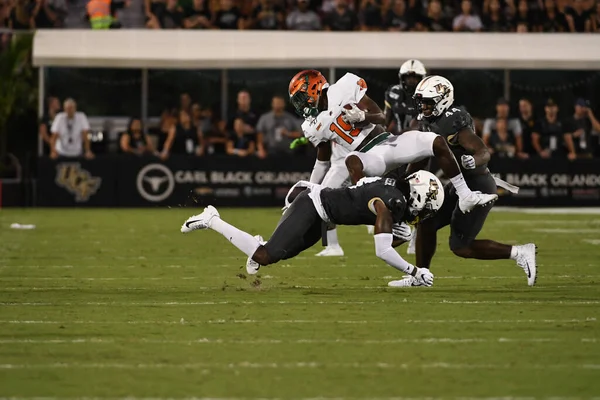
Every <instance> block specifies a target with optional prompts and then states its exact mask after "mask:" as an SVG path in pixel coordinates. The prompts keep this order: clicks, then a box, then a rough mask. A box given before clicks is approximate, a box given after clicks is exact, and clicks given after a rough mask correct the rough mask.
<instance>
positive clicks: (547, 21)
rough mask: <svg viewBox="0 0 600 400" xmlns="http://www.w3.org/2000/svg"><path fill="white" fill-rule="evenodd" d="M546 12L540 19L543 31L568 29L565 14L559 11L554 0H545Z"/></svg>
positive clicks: (564, 30) (563, 30)
mask: <svg viewBox="0 0 600 400" xmlns="http://www.w3.org/2000/svg"><path fill="white" fill-rule="evenodd" d="M544 9H545V10H544V13H543V15H542V17H541V18H540V20H541V21H542V23H541V31H542V32H566V31H567V30H568V25H567V19H566V18H565V15H564V14H563V13H561V12H560V11H558V8H557V7H556V4H555V2H554V0H545V1H544Z"/></svg>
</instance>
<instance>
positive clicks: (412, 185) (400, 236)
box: [181, 171, 444, 286]
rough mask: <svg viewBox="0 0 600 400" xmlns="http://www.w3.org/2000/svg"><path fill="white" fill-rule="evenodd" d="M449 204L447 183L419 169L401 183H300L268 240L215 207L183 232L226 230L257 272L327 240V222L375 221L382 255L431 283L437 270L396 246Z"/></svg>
mask: <svg viewBox="0 0 600 400" xmlns="http://www.w3.org/2000/svg"><path fill="white" fill-rule="evenodd" d="M443 202H444V191H443V188H442V184H441V182H440V181H439V180H438V178H437V177H436V176H435V175H433V174H431V173H430V172H427V171H417V172H415V173H414V174H412V175H410V176H409V177H407V178H406V179H404V180H401V181H396V180H394V179H391V178H385V179H384V178H364V179H362V180H360V181H359V182H358V183H357V184H356V185H354V186H349V187H346V188H338V189H332V188H326V187H324V186H323V185H319V184H316V183H311V182H307V181H300V182H298V183H297V184H296V185H294V187H292V188H291V189H290V191H289V192H288V195H287V197H286V203H287V204H290V203H291V204H290V205H289V207H288V208H287V209H286V210H285V212H284V213H283V215H282V217H281V219H280V221H279V224H278V225H277V227H276V228H275V231H274V232H273V234H272V235H271V238H270V239H269V240H268V241H267V242H264V241H263V240H262V238H261V237H260V236H252V235H251V234H249V233H246V232H244V231H242V230H240V229H238V228H236V227H235V226H233V225H231V224H229V223H227V222H225V221H224V220H223V219H222V218H221V216H220V214H219V212H218V211H217V209H216V208H215V207H213V206H208V207H206V208H205V209H204V212H202V213H201V214H199V215H194V216H192V217H190V218H188V219H187V221H185V222H184V224H183V225H182V226H181V232H182V233H189V232H192V231H195V230H199V229H212V230H214V231H216V232H218V233H220V234H221V235H223V236H224V237H225V238H226V239H227V240H229V241H230V242H231V243H232V244H233V245H234V246H235V247H237V248H238V249H239V250H240V251H241V252H243V253H244V254H246V255H247V256H248V260H247V262H246V270H247V272H248V273H250V274H256V273H257V272H258V270H259V268H260V267H261V266H266V265H270V264H275V263H277V262H279V261H281V260H287V259H290V258H293V257H295V256H297V255H298V254H300V253H301V252H303V251H304V250H306V249H308V248H310V247H312V246H313V245H314V244H315V243H317V242H318V241H319V239H321V227H322V224H323V223H326V224H336V225H374V226H375V235H374V240H375V254H376V255H377V257H379V258H380V259H381V260H383V261H385V262H386V263H387V264H389V265H390V266H392V267H394V268H396V269H397V270H399V271H401V272H404V273H405V274H408V276H411V277H414V278H415V279H417V280H418V281H419V282H422V284H423V285H426V286H431V285H432V284H433V278H434V277H433V274H432V273H431V272H429V270H428V269H426V268H424V269H420V268H416V267H415V266H414V265H412V264H410V263H408V262H407V261H406V260H404V259H403V258H402V257H401V256H400V254H398V252H396V250H395V249H394V248H393V246H394V245H398V244H400V243H402V242H404V241H406V240H408V239H409V238H410V236H407V235H410V232H411V231H410V229H408V232H407V231H405V230H404V229H403V228H402V225H400V224H401V223H403V222H404V223H414V222H416V221H424V220H427V219H428V218H430V217H431V216H433V215H434V214H435V212H436V211H437V210H439V209H440V207H441V206H442V204H443Z"/></svg>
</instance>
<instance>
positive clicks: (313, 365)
mask: <svg viewBox="0 0 600 400" xmlns="http://www.w3.org/2000/svg"><path fill="white" fill-rule="evenodd" d="M317 368H319V369H324V368H331V369H341V368H344V369H366V370H379V369H389V370H397V369H413V368H417V369H419V368H420V369H465V370H480V369H494V370H495V369H523V370H563V369H567V370H573V369H583V370H588V369H592V370H600V364H523V365H514V364H510V363H508V364H458V363H447V362H435V363H422V364H419V363H410V364H408V363H388V362H370V363H360V362H352V363H329V362H318V361H299V362H250V361H239V362H234V363H186V364H170V363H139V364H134V363H69V362H64V363H61V362H57V363H49V364H8V363H4V364H0V370H17V369H18V370H21V369H49V370H55V369H128V370H140V369H187V370H189V369H201V370H206V369H207V370H210V369H225V370H228V369H234V370H235V369H317Z"/></svg>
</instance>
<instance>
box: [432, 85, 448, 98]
mask: <svg viewBox="0 0 600 400" xmlns="http://www.w3.org/2000/svg"><path fill="white" fill-rule="evenodd" d="M434 88H435V91H436V92H438V93H439V94H442V95H444V94H446V93H448V86H446V85H444V84H441V83H438V84H437V85H435V86H434Z"/></svg>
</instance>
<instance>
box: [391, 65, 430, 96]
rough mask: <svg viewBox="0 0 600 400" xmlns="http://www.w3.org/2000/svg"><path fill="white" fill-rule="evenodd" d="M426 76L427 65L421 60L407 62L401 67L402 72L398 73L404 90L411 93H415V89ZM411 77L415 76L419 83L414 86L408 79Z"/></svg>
mask: <svg viewBox="0 0 600 400" xmlns="http://www.w3.org/2000/svg"><path fill="white" fill-rule="evenodd" d="M425 75H427V70H426V69H425V65H423V63H422V62H421V61H419V60H408V61H406V62H405V63H404V64H402V66H401V67H400V71H398V77H399V78H400V84H401V85H402V88H403V89H404V90H407V91H409V92H410V93H412V92H414V90H415V87H416V86H417V84H418V83H419V82H420V81H421V80H422V79H423V78H425ZM409 76H414V77H415V78H416V80H417V81H416V82H415V83H414V84H413V83H412V82H408V81H407V78H408V77H409Z"/></svg>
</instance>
